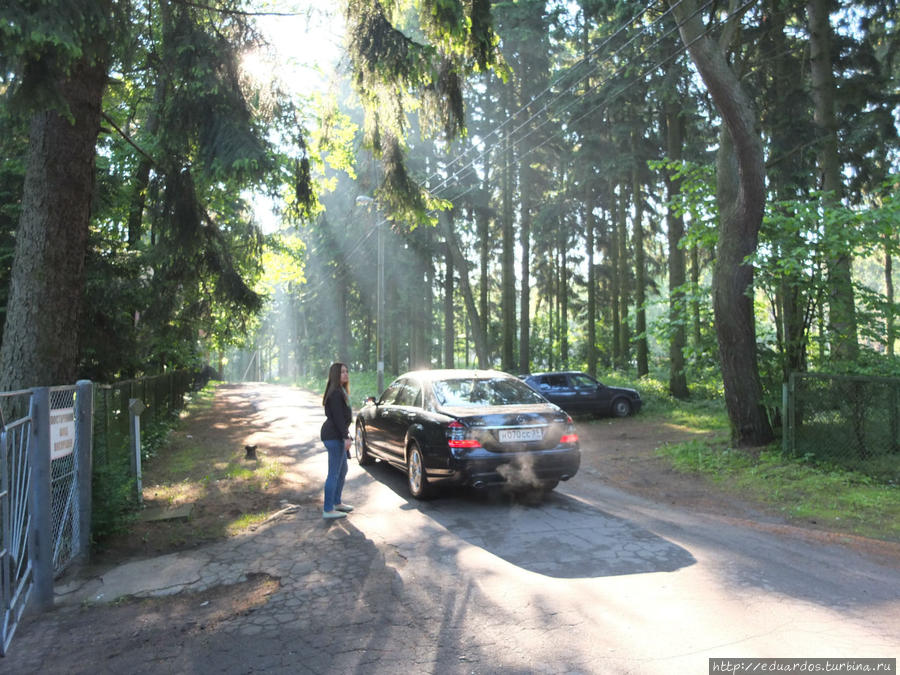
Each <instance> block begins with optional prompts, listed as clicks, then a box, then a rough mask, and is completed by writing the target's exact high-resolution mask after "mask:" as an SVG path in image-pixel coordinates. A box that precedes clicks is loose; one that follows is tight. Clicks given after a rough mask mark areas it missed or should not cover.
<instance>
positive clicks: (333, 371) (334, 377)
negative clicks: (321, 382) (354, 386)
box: [322, 362, 350, 405]
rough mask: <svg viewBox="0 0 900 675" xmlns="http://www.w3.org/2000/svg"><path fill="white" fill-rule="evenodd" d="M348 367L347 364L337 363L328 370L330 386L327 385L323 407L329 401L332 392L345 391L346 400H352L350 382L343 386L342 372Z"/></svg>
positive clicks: (323, 397)
mask: <svg viewBox="0 0 900 675" xmlns="http://www.w3.org/2000/svg"><path fill="white" fill-rule="evenodd" d="M346 367H347V364H345V363H338V362H335V363H332V364H331V367H330V368H329V369H328V384H326V385H325V395H324V396H322V405H325V401H327V400H328V397H329V396H330V395H331V392H333V391H334V390H335V389H343V390H344V400H345V401H349V400H350V382H349V381H348V382H347V384H341V370H343V369H344V368H346ZM348 370H349V369H348Z"/></svg>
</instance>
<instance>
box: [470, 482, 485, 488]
mask: <svg viewBox="0 0 900 675" xmlns="http://www.w3.org/2000/svg"><path fill="white" fill-rule="evenodd" d="M472 487H473V488H475V489H476V490H480V489H482V488H483V487H484V481H482V480H476V481H475V482H474V483H472Z"/></svg>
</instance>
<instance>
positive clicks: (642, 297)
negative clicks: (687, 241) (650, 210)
mask: <svg viewBox="0 0 900 675" xmlns="http://www.w3.org/2000/svg"><path fill="white" fill-rule="evenodd" d="M635 145H636V144H635ZM634 152H635V156H636V154H637V149H636V148H635V149H634ZM632 180H633V183H634V188H633V189H634V278H635V288H634V302H635V305H636V307H635V318H634V327H635V332H636V333H637V337H636V338H635V347H636V348H637V352H636V357H637V374H638V377H644V376H645V375H647V374H648V373H649V372H650V364H649V348H648V346H647V309H646V308H645V307H644V303H645V301H646V299H647V262H646V255H645V253H644V197H643V190H642V189H641V188H642V186H641V179H640V174H639V172H638V170H637V167H635V168H634V169H633V170H632Z"/></svg>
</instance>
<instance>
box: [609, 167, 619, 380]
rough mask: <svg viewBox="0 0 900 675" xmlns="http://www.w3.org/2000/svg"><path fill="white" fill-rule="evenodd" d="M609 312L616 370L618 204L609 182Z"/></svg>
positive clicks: (617, 351) (611, 183)
mask: <svg viewBox="0 0 900 675" xmlns="http://www.w3.org/2000/svg"><path fill="white" fill-rule="evenodd" d="M609 203H610V212H609V221H610V222H609V264H608V266H607V268H608V270H609V300H610V302H609V312H610V324H611V326H612V345H611V347H612V348H611V349H610V356H611V358H612V364H613V367H615V368H618V367H619V365H620V363H621V361H622V352H621V345H622V338H621V332H622V321H621V320H620V316H619V300H620V298H621V293H620V291H619V287H620V285H621V283H622V280H621V279H620V277H619V251H620V248H621V247H620V246H619V226H618V223H619V217H618V213H619V210H618V208H619V202H618V199H617V197H616V187H615V184H614V183H613V182H612V181H610V185H609Z"/></svg>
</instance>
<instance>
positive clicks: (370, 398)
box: [366, 396, 375, 405]
mask: <svg viewBox="0 0 900 675" xmlns="http://www.w3.org/2000/svg"><path fill="white" fill-rule="evenodd" d="M374 403H375V397H374V396H366V405H369V404H374Z"/></svg>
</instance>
